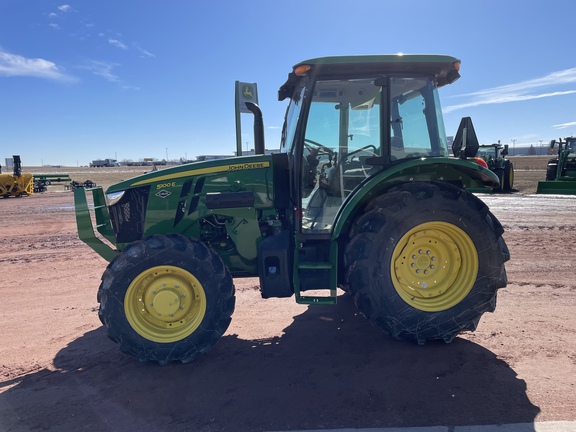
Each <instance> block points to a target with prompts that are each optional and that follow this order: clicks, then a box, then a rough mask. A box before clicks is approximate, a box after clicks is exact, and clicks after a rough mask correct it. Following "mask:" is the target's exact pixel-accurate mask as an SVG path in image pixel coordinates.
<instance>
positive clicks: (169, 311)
mask: <svg viewBox="0 0 576 432" xmlns="http://www.w3.org/2000/svg"><path fill="white" fill-rule="evenodd" d="M150 307H152V308H153V310H154V311H155V312H156V313H157V314H159V315H166V316H170V315H172V316H174V313H176V311H177V310H178V309H179V308H180V296H179V295H178V293H177V292H176V290H175V289H166V290H162V291H160V292H159V293H157V294H156V295H154V297H153V300H152V303H151V304H150Z"/></svg>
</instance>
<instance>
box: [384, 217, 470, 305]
mask: <svg viewBox="0 0 576 432" xmlns="http://www.w3.org/2000/svg"><path fill="white" fill-rule="evenodd" d="M391 268H392V272H391V277H392V282H393V284H394V288H395V289H396V291H397V292H398V294H399V295H400V297H401V298H402V299H403V300H404V301H405V302H406V303H408V304H409V305H410V306H412V307H414V308H416V309H420V310H423V311H428V312H437V311H442V310H445V309H449V308H451V307H453V306H455V305H457V304H458V303H460V302H461V301H462V300H463V299H464V298H465V297H466V296H467V295H468V293H469V292H470V290H471V289H472V286H473V285H474V282H475V281H476V275H477V274H478V253H477V252H476V247H475V246H474V242H473V241H472V239H470V237H469V236H468V235H467V234H466V233H465V232H464V231H462V230H461V229H460V228H458V227H457V226H455V225H452V224H450V223H447V222H427V223H424V224H421V225H418V226H417V227H415V228H413V229H411V230H410V231H408V232H407V233H406V234H405V235H404V236H403V237H402V238H401V239H400V241H399V242H398V244H397V245H396V247H395V248H394V251H393V254H392V266H391Z"/></svg>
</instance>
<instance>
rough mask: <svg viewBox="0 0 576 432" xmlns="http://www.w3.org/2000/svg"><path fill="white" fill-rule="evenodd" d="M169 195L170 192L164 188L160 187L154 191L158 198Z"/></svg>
mask: <svg viewBox="0 0 576 432" xmlns="http://www.w3.org/2000/svg"><path fill="white" fill-rule="evenodd" d="M170 195H172V194H171V193H170V192H168V191H167V190H166V189H162V190H161V191H158V192H157V193H156V196H157V197H160V198H168V197H169V196H170Z"/></svg>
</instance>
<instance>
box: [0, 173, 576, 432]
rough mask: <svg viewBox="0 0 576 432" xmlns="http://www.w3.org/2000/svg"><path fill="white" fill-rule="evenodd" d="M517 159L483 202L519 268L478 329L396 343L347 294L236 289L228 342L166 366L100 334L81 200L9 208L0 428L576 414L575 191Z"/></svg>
mask: <svg viewBox="0 0 576 432" xmlns="http://www.w3.org/2000/svg"><path fill="white" fill-rule="evenodd" d="M519 165H521V164H520V163H518V165H516V168H517V173H516V181H517V185H519V186H518V188H519V192H516V193H512V194H505V195H484V196H481V198H482V199H484V200H485V201H486V202H487V203H488V205H489V206H490V208H491V210H492V211H493V213H495V215H496V216H497V217H498V218H499V219H500V221H501V222H502V223H503V225H504V228H505V230H506V232H505V235H504V238H505V240H506V242H507V244H508V246H509V248H510V253H511V260H510V261H509V262H508V263H507V266H506V268H507V272H508V279H509V284H508V286H507V287H506V288H504V289H502V290H500V292H499V296H498V306H497V308H496V311H495V312H494V313H491V314H486V315H485V316H484V317H483V318H482V320H481V322H480V325H479V327H478V330H477V331H476V332H475V333H469V334H464V335H461V336H460V337H458V338H457V339H456V340H455V341H454V342H453V343H451V344H444V343H443V342H439V343H429V344H427V345H425V346H422V347H421V346H417V345H415V344H412V343H405V342H398V341H394V340H391V339H390V338H389V337H387V336H386V335H384V334H383V333H381V332H380V331H379V330H378V329H376V328H374V327H372V326H371V325H370V324H369V323H368V322H367V321H365V320H364V318H363V317H362V316H360V315H359V314H358V312H357V311H356V309H355V306H354V304H353V302H352V301H351V300H350V299H349V298H348V297H347V296H346V295H344V294H342V295H341V296H340V297H339V299H338V304H337V305H336V306H303V305H297V304H296V303H295V302H294V300H293V299H268V300H263V299H262V298H261V297H260V294H259V292H258V280H257V279H236V280H235V286H236V295H237V302H236V310H235V312H234V315H233V318H232V324H231V325H230V327H229V329H228V331H227V332H226V334H225V335H224V337H223V338H222V339H221V340H220V341H219V342H218V344H217V345H216V346H215V347H214V348H213V349H212V350H211V351H210V352H209V353H208V354H207V355H205V356H204V357H202V358H200V359H198V360H196V361H194V362H192V363H189V364H186V365H182V364H171V365H168V366H164V367H162V366H158V365H155V364H148V363H140V362H138V361H137V360H135V359H133V358H132V357H129V356H126V355H124V354H122V353H121V352H120V351H119V350H118V347H117V345H116V344H115V343H113V342H112V341H110V340H109V339H108V338H107V337H106V333H105V330H104V329H103V327H102V326H101V324H100V321H99V319H98V316H97V309H98V303H97V301H96V291H97V288H98V285H99V282H100V276H101V274H102V272H103V271H104V269H105V267H106V264H107V263H106V262H105V261H104V260H103V259H101V258H100V257H99V256H98V255H97V254H96V253H95V252H93V251H92V250H91V249H90V248H88V247H87V246H86V245H84V244H83V243H82V242H80V240H78V238H77V235H76V226H75V220H74V210H73V198H72V194H71V193H70V192H65V191H63V190H60V189H58V188H53V189H50V188H49V191H48V192H47V193H44V194H36V195H34V196H31V197H25V198H19V199H17V198H10V199H2V200H0V269H1V270H0V329H1V332H0V431H16V432H20V431H35V430H51V431H64V432H68V431H70V432H71V431H80V430H82V431H99V432H100V431H140V430H150V431H152V430H153V431H200V432H212V431H239V432H243V431H289V430H299V429H323V428H373V427H403V426H432V425H448V426H450V425H451V426H456V425H477V424H501V423H528V424H533V423H534V422H539V421H551V420H576V313H575V311H576V282H575V280H574V264H573V262H574V257H575V256H576V242H575V241H574V236H575V228H574V221H575V218H574V215H575V213H576V196H547V195H538V196H536V195H533V191H534V190H535V183H534V179H535V178H543V176H544V171H543V170H542V171H538V172H533V171H530V172H528V171H522V170H521V169H519V168H518V166H519ZM79 175H80V174H75V175H72V178H73V179H75V177H76V176H79ZM84 175H85V176H89V175H92V176H94V175H95V174H92V173H90V174H84ZM115 175H117V176H121V175H126V174H125V173H124V174H115ZM81 180H83V179H81ZM92 180H93V181H96V182H97V183H99V184H101V183H105V182H107V181H111V180H110V179H109V178H106V179H104V178H102V179H99V178H92ZM113 180H114V181H117V179H113Z"/></svg>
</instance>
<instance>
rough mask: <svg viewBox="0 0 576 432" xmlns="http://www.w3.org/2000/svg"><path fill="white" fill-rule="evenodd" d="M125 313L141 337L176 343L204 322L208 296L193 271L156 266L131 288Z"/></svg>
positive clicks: (141, 275) (141, 276)
mask: <svg viewBox="0 0 576 432" xmlns="http://www.w3.org/2000/svg"><path fill="white" fill-rule="evenodd" d="M124 312H125V313H126V318H127V319H128V322H129V323H130V325H131V326H132V328H133V329H134V330H135V331H136V332H137V333H138V334H139V335H140V336H142V337H144V338H146V339H148V340H151V341H154V342H162V343H170V342H176V341H179V340H182V339H184V338H185V337H187V336H189V335H190V334H192V333H193V332H194V331H195V330H196V329H197V328H198V326H199V325H200V323H201V322H202V319H203V318H204V315H205V313H206V294H205V292H204V288H203V287H202V284H201V283H200V282H199V281H198V279H196V277H194V276H193V275H192V274H191V273H190V272H188V271H186V270H183V269H181V268H179V267H173V266H158V267H152V268H149V269H148V270H145V271H143V272H142V273H140V274H139V275H138V276H137V277H136V278H135V279H134V280H133V281H132V283H131V284H130V286H129V287H128V290H127V291H126V295H125V297H124Z"/></svg>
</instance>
